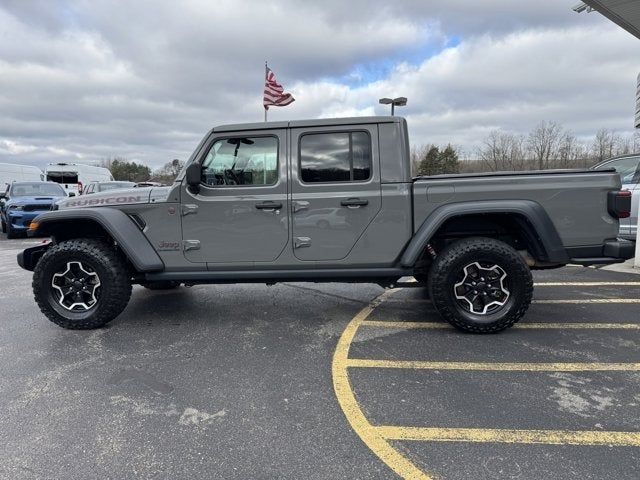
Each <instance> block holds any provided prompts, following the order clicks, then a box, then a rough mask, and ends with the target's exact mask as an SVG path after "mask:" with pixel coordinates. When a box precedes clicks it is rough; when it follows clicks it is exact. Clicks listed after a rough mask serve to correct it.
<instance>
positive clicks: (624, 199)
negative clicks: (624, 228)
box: [607, 190, 631, 218]
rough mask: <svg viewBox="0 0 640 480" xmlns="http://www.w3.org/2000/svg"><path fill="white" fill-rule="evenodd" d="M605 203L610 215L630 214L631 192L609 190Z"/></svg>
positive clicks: (624, 215) (617, 216)
mask: <svg viewBox="0 0 640 480" xmlns="http://www.w3.org/2000/svg"><path fill="white" fill-rule="evenodd" d="M607 203H608V205H607V209H608V210H609V214H610V215H611V216H613V217H616V218H629V217H630V216H631V192H630V191H629V190H620V191H617V192H609V195H608V202H607Z"/></svg>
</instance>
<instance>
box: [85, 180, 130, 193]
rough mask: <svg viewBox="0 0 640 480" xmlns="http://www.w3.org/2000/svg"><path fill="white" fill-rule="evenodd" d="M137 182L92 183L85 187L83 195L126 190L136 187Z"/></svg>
mask: <svg viewBox="0 0 640 480" xmlns="http://www.w3.org/2000/svg"><path fill="white" fill-rule="evenodd" d="M135 186H136V184H135V182H115V181H114V182H90V183H88V184H87V185H85V187H84V189H83V190H82V194H83V195H89V194H92V193H100V192H107V191H109V192H110V191H113V190H125V189H127V188H133V187H135Z"/></svg>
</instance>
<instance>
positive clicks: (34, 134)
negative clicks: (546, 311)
mask: <svg viewBox="0 0 640 480" xmlns="http://www.w3.org/2000/svg"><path fill="white" fill-rule="evenodd" d="M572 4H573V3H572V0H566V1H557V0H544V1H537V2H513V1H512V0H486V1H483V2H468V1H463V0H446V1H445V0H440V1H434V2H428V4H427V3H425V2H424V1H418V0H405V1H397V2H393V3H389V2H383V1H373V2H372V1H369V0H367V1H364V0H354V1H353V2H343V1H340V2H338V1H336V0H327V1H326V2H320V3H319V2H310V1H308V2H301V1H295V2H293V1H292V0H274V1H272V2H268V3H265V2H257V1H249V0H243V1H241V0H234V1H231V0H226V1H220V2H214V3H211V2H206V1H204V0H203V1H196V0H189V1H185V2H181V3H180V4H179V5H177V4H176V3H175V2H168V1H166V2H159V1H154V2H124V1H122V2H115V1H108V2H107V1H98V0H96V1H92V2H86V1H82V0H78V1H72V0H55V1H53V2H51V1H33V2H22V1H18V0H15V1H12V0H8V1H6V2H3V6H1V7H0V161H9V162H14V163H15V162H22V161H24V162H29V163H38V164H42V163H46V162H47V161H59V160H61V159H64V158H62V157H65V156H67V155H68V157H72V158H71V159H73V158H82V159H86V160H95V159H98V158H101V157H105V156H111V155H124V156H127V157H129V158H132V159H136V160H141V161H144V162H147V163H149V164H150V165H152V166H158V165H160V164H162V163H164V162H166V161H168V160H170V159H172V158H176V157H178V158H186V157H187V156H188V155H189V153H190V150H191V149H192V148H194V147H195V145H196V144H197V142H198V140H199V137H200V136H201V135H202V134H204V132H206V131H207V130H208V129H209V128H210V127H211V126H212V125H215V124H220V123H237V122H242V121H259V120H261V118H262V112H263V111H262V108H261V90H262V72H263V62H264V59H265V58H268V59H269V60H270V64H271V65H272V67H273V68H274V70H275V72H276V74H277V75H278V78H279V79H280V80H281V81H282V83H284V85H285V87H286V88H287V90H288V91H291V92H292V93H293V94H294V96H295V97H296V100H297V101H296V102H295V103H293V104H292V105H291V106H289V107H286V108H283V109H276V108H272V109H271V110H270V111H269V117H270V119H273V120H282V119H293V118H310V117H311V118H317V117H335V116H352V115H373V114H383V113H386V112H387V111H388V109H387V108H385V107H382V106H380V105H378V104H377V99H378V98H380V97H382V96H396V95H404V96H407V97H408V98H409V104H408V106H407V107H404V108H402V109H401V110H399V113H402V114H405V115H406V116H407V117H408V120H409V122H410V128H411V134H412V141H413V143H425V142H431V141H433V142H437V143H446V142H452V143H455V144H458V145H462V146H471V145H475V144H478V143H479V142H480V141H481V139H482V138H483V137H484V136H485V135H486V134H487V132H488V131H489V130H491V129H492V128H496V127H501V128H505V129H508V130H513V131H517V132H518V131H526V130H528V129H530V128H531V127H532V126H533V125H534V124H536V123H538V122H539V121H540V120H543V119H544V120H555V121H558V122H561V123H563V124H564V125H565V126H566V127H567V128H570V129H573V130H574V131H575V132H576V133H577V134H578V135H590V134H592V133H593V132H595V130H597V129H598V128H600V127H607V128H611V129H616V130H627V129H629V128H630V126H631V123H632V116H633V113H634V100H635V78H636V75H637V72H638V71H639V70H640V62H639V61H638V58H640V56H639V55H638V53H640V52H639V51H638V46H639V44H638V41H637V39H635V38H633V37H631V36H630V35H629V34H628V33H626V32H624V31H622V30H620V29H619V28H618V27H617V26H615V25H613V24H611V23H610V22H608V21H607V20H605V19H604V18H602V17H601V16H600V15H599V14H597V13H592V14H589V15H587V14H581V15H578V14H575V13H573V12H572V11H571V6H572ZM447 45H451V46H449V47H446V46H447ZM369 77H370V78H369ZM367 82H369V83H367ZM7 142H10V143H7ZM8 145H14V147H12V149H10V148H9V147H8ZM21 145H22V146H28V147H29V148H27V147H24V148H22V149H21V148H20V147H19V146H21ZM15 146H18V147H15Z"/></svg>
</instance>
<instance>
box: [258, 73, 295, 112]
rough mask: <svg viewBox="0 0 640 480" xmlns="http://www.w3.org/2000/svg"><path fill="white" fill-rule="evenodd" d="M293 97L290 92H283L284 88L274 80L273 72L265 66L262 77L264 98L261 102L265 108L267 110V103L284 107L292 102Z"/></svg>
mask: <svg viewBox="0 0 640 480" xmlns="http://www.w3.org/2000/svg"><path fill="white" fill-rule="evenodd" d="M294 101H295V98H293V96H292V95H291V94H290V93H284V88H282V85H280V84H279V83H278V82H277V81H276V76H275V74H274V73H273V72H272V71H271V69H270V68H269V67H267V71H266V75H265V79H264V98H263V99H262V104H263V105H264V109H265V110H269V105H274V106H276V107H284V106H285V105H289V104H290V103H293V102H294Z"/></svg>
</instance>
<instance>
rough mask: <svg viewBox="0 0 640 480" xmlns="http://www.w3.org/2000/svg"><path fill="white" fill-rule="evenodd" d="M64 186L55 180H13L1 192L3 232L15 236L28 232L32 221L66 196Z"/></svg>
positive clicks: (11, 236) (0, 212) (0, 218)
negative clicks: (54, 181)
mask: <svg viewBox="0 0 640 480" xmlns="http://www.w3.org/2000/svg"><path fill="white" fill-rule="evenodd" d="M66 197H67V195H66V194H65V191H64V190H63V188H62V187H61V186H60V185H58V184H57V183H53V182H13V183H12V184H11V185H9V186H8V187H7V189H6V191H5V192H4V193H2V194H0V220H1V222H2V233H6V234H7V238H15V237H17V236H18V234H20V233H26V231H27V229H28V228H29V225H30V224H31V221H32V220H33V219H34V218H35V217H37V216H38V215H40V214H41V213H43V212H48V211H49V210H51V209H52V206H53V204H54V203H55V202H56V201H58V200H61V199H63V198H66Z"/></svg>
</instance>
